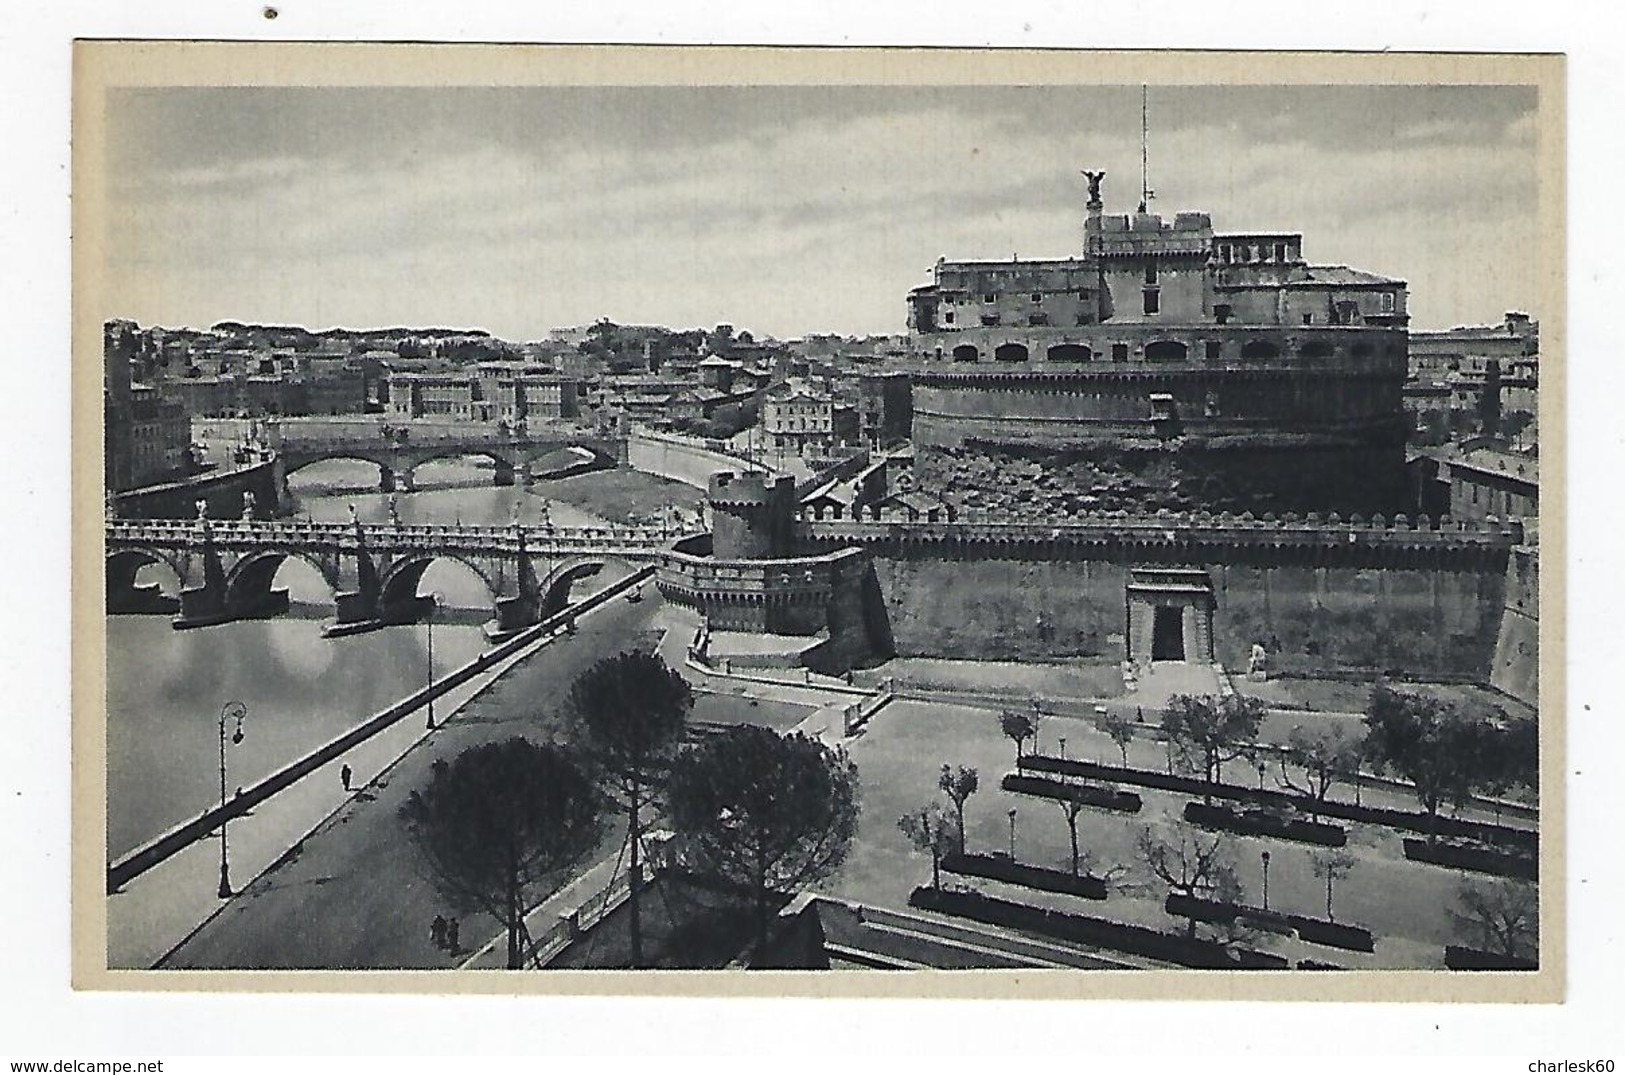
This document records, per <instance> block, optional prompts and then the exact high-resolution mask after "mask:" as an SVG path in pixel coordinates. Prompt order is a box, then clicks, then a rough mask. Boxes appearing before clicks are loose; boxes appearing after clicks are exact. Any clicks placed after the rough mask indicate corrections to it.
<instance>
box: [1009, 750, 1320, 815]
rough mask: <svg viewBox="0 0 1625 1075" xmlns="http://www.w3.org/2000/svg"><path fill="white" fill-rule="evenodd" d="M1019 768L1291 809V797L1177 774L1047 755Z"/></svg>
mask: <svg viewBox="0 0 1625 1075" xmlns="http://www.w3.org/2000/svg"><path fill="white" fill-rule="evenodd" d="M1020 767H1021V768H1023V769H1037V770H1038V771H1040V772H1049V773H1064V774H1066V775H1067V776H1080V777H1084V778H1086V779H1090V780H1105V781H1113V782H1116V783H1120V784H1137V785H1139V786H1140V787H1143V788H1157V789H1159V790H1161V791H1179V792H1184V793H1185V794H1187V795H1204V796H1207V795H1211V796H1213V797H1214V798H1216V799H1236V800H1240V801H1242V802H1252V803H1257V804H1259V805H1260V806H1279V807H1287V808H1289V807H1291V806H1292V805H1293V802H1294V797H1293V796H1290V795H1283V794H1281V793H1280V792H1278V791H1269V790H1266V789H1263V788H1244V787H1241V786H1239V785H1236V784H1209V783H1208V782H1207V781H1206V780H1198V779H1197V778H1195V777H1193V776H1181V775H1180V774H1178V773H1159V772H1157V771H1156V770H1154V769H1125V768H1123V767H1122V766H1119V765H1101V764H1100V763H1098V762H1092V761H1079V760H1078V759H1075V758H1052V757H1050V756H1049V755H1047V754H1024V755H1022V758H1021V762H1020Z"/></svg>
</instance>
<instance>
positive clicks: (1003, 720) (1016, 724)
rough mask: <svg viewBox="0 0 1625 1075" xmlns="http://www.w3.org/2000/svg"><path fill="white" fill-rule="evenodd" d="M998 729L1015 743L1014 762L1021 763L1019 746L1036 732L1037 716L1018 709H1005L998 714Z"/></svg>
mask: <svg viewBox="0 0 1625 1075" xmlns="http://www.w3.org/2000/svg"><path fill="white" fill-rule="evenodd" d="M999 730H1000V731H1002V732H1003V733H1004V735H1005V738H1006V739H1009V740H1010V741H1011V742H1013V743H1015V744H1016V764H1017V765H1018V766H1019V765H1020V764H1021V747H1022V744H1023V743H1025V742H1026V741H1027V740H1029V739H1032V738H1033V737H1035V736H1036V735H1037V734H1038V716H1037V714H1035V713H1023V712H1021V711H1020V710H1018V709H1006V710H1005V711H1004V712H1002V713H1000V714H999Z"/></svg>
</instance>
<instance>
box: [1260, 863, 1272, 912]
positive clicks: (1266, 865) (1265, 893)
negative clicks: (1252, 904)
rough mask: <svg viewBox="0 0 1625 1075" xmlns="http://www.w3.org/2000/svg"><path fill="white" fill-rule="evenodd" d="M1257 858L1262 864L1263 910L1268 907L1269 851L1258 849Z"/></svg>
mask: <svg viewBox="0 0 1625 1075" xmlns="http://www.w3.org/2000/svg"><path fill="white" fill-rule="evenodd" d="M1258 859H1259V861H1260V862H1262V863H1263V864H1264V910H1266V911H1267V910H1269V909H1270V853H1269V852H1268V851H1260V852H1259V853H1258Z"/></svg>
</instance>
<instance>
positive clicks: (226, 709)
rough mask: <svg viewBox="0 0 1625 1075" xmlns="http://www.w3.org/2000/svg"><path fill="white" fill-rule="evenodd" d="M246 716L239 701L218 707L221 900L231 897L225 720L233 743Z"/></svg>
mask: <svg viewBox="0 0 1625 1075" xmlns="http://www.w3.org/2000/svg"><path fill="white" fill-rule="evenodd" d="M246 716H248V707H247V706H246V705H244V704H243V703H241V702H227V703H226V704H225V705H223V706H221V707H220V810H221V815H220V890H219V896H220V898H221V899H223V900H229V899H230V898H231V874H230V872H229V870H228V869H227V866H226V817H225V809H226V722H227V721H235V722H236V728H235V729H234V730H233V731H232V733H231V741H232V742H233V743H241V742H242V741H243V718H244V717H246Z"/></svg>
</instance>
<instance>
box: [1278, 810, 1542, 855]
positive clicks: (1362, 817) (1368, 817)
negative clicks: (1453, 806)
mask: <svg viewBox="0 0 1625 1075" xmlns="http://www.w3.org/2000/svg"><path fill="white" fill-rule="evenodd" d="M1304 802H1305V803H1307V802H1308V800H1304ZM1302 808H1303V809H1305V810H1308V809H1310V808H1309V807H1308V806H1307V805H1305V806H1303V807H1302ZM1313 809H1314V811H1315V812H1316V813H1318V814H1320V815H1322V816H1323V817H1335V818H1337V819H1339V820H1341V821H1363V822H1365V823H1366V824H1369V825H1384V826H1387V827H1388V828H1390V829H1406V830H1408V831H1410V832H1420V833H1424V834H1425V833H1426V832H1427V831H1428V824H1429V822H1428V816H1427V815H1426V814H1424V813H1422V812H1421V811H1419V810H1390V809H1387V808H1385V807H1381V806H1356V805H1354V804H1353V803H1340V802H1323V803H1316V804H1315V805H1314V808H1313ZM1432 824H1433V831H1434V832H1435V833H1437V834H1438V835H1440V836H1464V837H1467V838H1468V839H1472V840H1484V841H1487V842H1489V843H1498V844H1504V845H1506V846H1508V847H1517V848H1522V849H1524V850H1528V851H1530V852H1533V851H1535V850H1536V849H1537V848H1538V847H1539V846H1540V834H1539V833H1538V832H1535V831H1533V830H1530V829H1514V828H1509V827H1507V826H1506V825H1492V824H1490V823H1489V822H1487V821H1467V820H1463V819H1460V818H1453V817H1439V818H1434V819H1433V822H1432Z"/></svg>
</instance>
